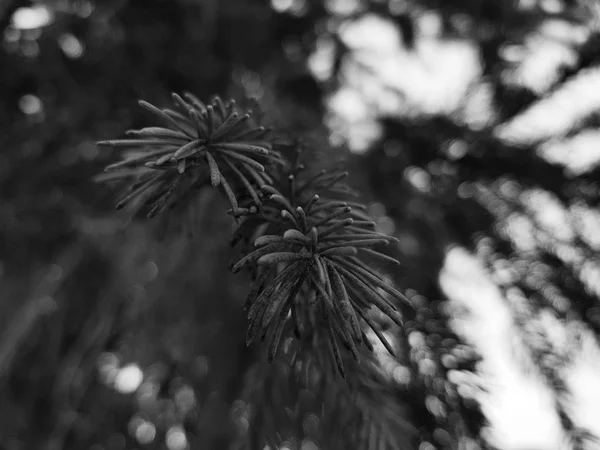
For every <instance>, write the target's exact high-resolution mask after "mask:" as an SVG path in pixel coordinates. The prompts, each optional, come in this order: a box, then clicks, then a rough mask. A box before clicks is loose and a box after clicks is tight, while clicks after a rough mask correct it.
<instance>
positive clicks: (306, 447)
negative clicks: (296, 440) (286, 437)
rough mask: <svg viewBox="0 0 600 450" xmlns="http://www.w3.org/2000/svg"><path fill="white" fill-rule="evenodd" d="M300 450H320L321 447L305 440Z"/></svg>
mask: <svg viewBox="0 0 600 450" xmlns="http://www.w3.org/2000/svg"><path fill="white" fill-rule="evenodd" d="M300 450H319V447H318V446H317V444H315V443H314V442H313V441H311V440H309V439H304V440H303V441H302V445H301V446H300Z"/></svg>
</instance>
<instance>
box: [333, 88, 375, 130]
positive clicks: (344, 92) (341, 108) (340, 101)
mask: <svg viewBox="0 0 600 450" xmlns="http://www.w3.org/2000/svg"><path fill="white" fill-rule="evenodd" d="M327 103H328V106H329V108H330V109H331V110H332V111H334V112H335V113H337V114H340V115H343V117H344V119H346V120H347V121H348V122H357V121H360V120H365V119H366V118H368V117H369V116H370V115H371V114H370V111H369V107H368V105H367V104H366V103H365V100H364V99H363V97H362V96H361V95H360V92H358V91H357V90H355V89H340V90H339V91H337V92H336V93H335V94H334V95H332V96H331V97H329V99H328V101H327Z"/></svg>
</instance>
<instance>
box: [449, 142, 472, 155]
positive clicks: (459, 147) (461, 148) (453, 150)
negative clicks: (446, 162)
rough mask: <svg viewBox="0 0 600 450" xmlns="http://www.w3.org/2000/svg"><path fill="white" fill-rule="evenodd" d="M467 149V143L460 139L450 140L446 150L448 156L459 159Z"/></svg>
mask: <svg viewBox="0 0 600 450" xmlns="http://www.w3.org/2000/svg"><path fill="white" fill-rule="evenodd" d="M468 151H469V147H468V145H467V143H466V142H465V141H463V140H460V139H457V140H454V141H452V142H451V143H450V145H448V149H447V150H446V152H447V153H448V156H449V157H450V158H452V159H460V158H462V157H464V156H465V155H466V154H467V152H468Z"/></svg>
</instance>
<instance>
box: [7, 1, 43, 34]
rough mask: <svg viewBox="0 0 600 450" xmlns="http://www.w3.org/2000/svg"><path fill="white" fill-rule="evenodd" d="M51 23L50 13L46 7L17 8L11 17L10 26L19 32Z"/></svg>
mask: <svg viewBox="0 0 600 450" xmlns="http://www.w3.org/2000/svg"><path fill="white" fill-rule="evenodd" d="M51 22H52V13H51V12H50V10H49V9H48V8H47V7H46V6H42V5H39V6H33V7H31V8H18V9H17V10H16V11H15V12H14V14H13V16H12V26H13V27H14V28H18V29H21V30H31V29H34V28H42V27H45V26H46V25H48V24H50V23H51Z"/></svg>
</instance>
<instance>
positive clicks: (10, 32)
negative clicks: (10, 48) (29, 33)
mask: <svg viewBox="0 0 600 450" xmlns="http://www.w3.org/2000/svg"><path fill="white" fill-rule="evenodd" d="M20 38H21V31H20V30H18V29H16V28H14V27H11V26H8V27H6V30H4V41H5V42H17V41H18V40H19V39H20Z"/></svg>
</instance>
